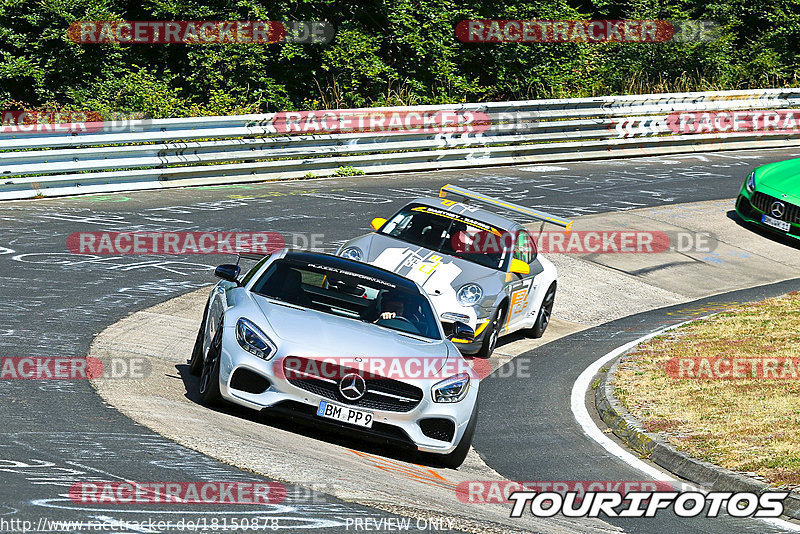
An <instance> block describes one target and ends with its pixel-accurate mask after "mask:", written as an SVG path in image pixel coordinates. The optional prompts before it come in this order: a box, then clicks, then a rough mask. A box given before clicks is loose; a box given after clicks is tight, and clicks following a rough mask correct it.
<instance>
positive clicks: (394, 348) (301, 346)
mask: <svg viewBox="0 0 800 534" xmlns="http://www.w3.org/2000/svg"><path fill="white" fill-rule="evenodd" d="M253 300H254V301H255V303H256V304H257V305H258V307H259V308H260V309H261V311H262V312H263V314H264V318H263V322H262V321H259V322H258V326H260V327H262V329H263V330H264V333H265V334H267V335H268V336H270V337H272V335H273V334H274V335H275V337H276V338H277V339H275V341H276V343H277V344H278V346H279V351H280V352H281V353H283V354H284V355H288V354H291V355H293V356H306V357H315V356H318V357H323V358H330V357H336V358H339V357H341V358H355V357H362V358H363V357H369V358H400V359H402V358H431V359H434V360H435V361H436V362H437V367H438V369H437V370H441V369H442V367H444V365H445V363H446V362H447V359H448V358H450V357H456V356H457V357H460V355H451V354H450V353H449V348H448V343H446V342H445V341H444V340H430V341H423V340H421V339H417V338H415V337H411V336H408V335H403V334H402V333H400V332H397V331H393V330H389V329H387V328H383V327H380V326H378V325H375V324H372V323H365V322H361V321H356V320H353V319H348V318H346V317H338V316H336V315H331V314H327V313H323V312H318V311H315V310H310V309H299V308H294V307H290V306H284V305H282V304H277V303H274V302H271V301H270V300H269V299H267V298H265V297H262V296H259V295H253ZM264 323H266V324H264Z"/></svg>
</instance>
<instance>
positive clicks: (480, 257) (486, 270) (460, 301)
mask: <svg viewBox="0 0 800 534" xmlns="http://www.w3.org/2000/svg"><path fill="white" fill-rule="evenodd" d="M476 203H481V204H484V205H490V206H494V207H496V208H501V209H505V210H508V211H512V212H516V213H520V214H523V215H526V216H528V217H532V218H534V219H536V220H539V221H542V222H543V223H544V222H547V223H551V224H555V225H558V226H562V227H564V228H565V231H566V232H569V231H570V230H571V227H572V221H570V220H566V219H562V218H560V217H556V216H554V215H550V214H548V213H544V212H542V211H538V210H534V209H531V208H526V207H524V206H520V205H517V204H513V203H511V202H505V201H503V200H499V199H495V198H491V197H487V196H485V195H482V194H480V193H476V192H474V191H470V190H468V189H463V188H461V187H457V186H454V185H449V184H448V185H446V186H444V187H442V189H441V192H440V198H418V199H416V200H414V201H413V202H411V203H410V204H408V205H406V206H405V207H403V208H402V209H401V210H400V211H398V212H397V213H395V214H394V215H393V216H391V217H390V218H389V219H388V220H387V219H382V218H376V219H373V220H372V228H373V230H375V232H374V233H371V234H367V235H364V236H361V237H358V238H356V239H353V240H351V241H348V242H347V243H345V244H344V245H343V246H342V247H341V248H340V249H339V252H338V254H339V255H340V256H344V257H346V258H350V259H353V260H357V261H362V262H366V263H370V264H372V265H376V266H378V267H382V268H384V269H387V270H389V271H392V272H395V273H397V274H400V275H402V276H405V277H406V278H410V279H411V280H414V281H415V282H417V283H418V284H419V285H420V286H421V287H422V288H423V289H424V290H425V292H426V293H427V294H428V296H429V297H430V299H431V302H433V305H434V307H435V308H436V313H437V315H438V316H439V320H440V321H441V322H442V324H443V326H444V329H445V332H447V333H452V332H453V325H454V324H456V322H460V323H465V324H467V325H469V326H470V327H471V328H472V329H473V330H474V332H475V338H474V340H470V339H460V338H458V337H454V338H453V341H454V342H455V343H457V344H458V347H459V349H460V350H461V352H462V353H464V354H477V355H479V356H482V357H489V356H490V355H491V354H492V351H494V349H495V347H496V345H497V339H498V337H499V336H500V335H502V334H506V333H509V332H514V331H518V330H522V331H524V332H526V333H527V334H529V335H530V336H532V337H541V336H542V335H543V334H544V331H545V329H546V328H547V325H548V324H549V322H550V315H551V313H552V310H553V302H554V300H555V296H556V286H557V279H558V274H557V273H556V268H555V266H554V265H553V264H552V263H551V262H550V261H548V260H547V259H546V258H544V257H542V256H540V255H539V254H537V250H536V241H535V239H534V238H533V237H532V236H531V235H530V234H529V233H528V231H527V230H526V229H525V227H524V226H523V225H521V224H519V223H517V222H514V221H512V220H510V219H507V218H505V217H502V216H500V215H497V214H495V213H491V212H488V211H486V210H484V209H481V208H479V207H477V206H476V205H475V204H476Z"/></svg>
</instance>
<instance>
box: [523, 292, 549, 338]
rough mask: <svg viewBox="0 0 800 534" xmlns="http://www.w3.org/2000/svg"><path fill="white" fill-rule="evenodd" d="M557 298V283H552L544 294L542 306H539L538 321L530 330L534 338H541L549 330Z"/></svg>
mask: <svg viewBox="0 0 800 534" xmlns="http://www.w3.org/2000/svg"><path fill="white" fill-rule="evenodd" d="M555 300H556V283H555V282H553V283H552V284H550V287H548V288H547V293H545V294H544V299H543V300H542V307H541V308H539V315H537V316H536V322H535V323H534V324H533V328H531V329H530V330H529V332H530V336H531V337H533V338H540V337H542V336H543V335H544V331H545V330H547V325H549V324H550V317H551V316H552V315H553V303H554V302H555Z"/></svg>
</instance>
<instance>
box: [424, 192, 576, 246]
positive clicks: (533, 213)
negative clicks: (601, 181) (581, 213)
mask: <svg viewBox="0 0 800 534" xmlns="http://www.w3.org/2000/svg"><path fill="white" fill-rule="evenodd" d="M439 198H452V199H454V200H457V201H458V202H464V203H467V202H469V201H470V200H474V201H475V202H480V203H482V204H486V205H489V206H495V207H498V208H504V209H507V210H510V211H514V212H517V213H521V214H523V215H527V216H529V217H533V218H534V219H537V220H539V221H542V222H548V223H550V224H555V225H557V226H563V227H564V233H565V234H568V233H570V232H571V231H572V223H573V222H574V221H571V220H569V219H562V218H561V217H556V216H555V215H550V214H549V213H545V212H543V211H539V210H535V209H533V208H526V207H525V206H520V205H519V204H514V203H513V202H506V201H504V200H499V199H496V198H492V197H487V196H486V195H483V194H481V193H476V192H475V191H470V190H469V189H464V188H463V187H458V186H456V185H452V184H447V185H445V186H444V187H442V189H441V190H439Z"/></svg>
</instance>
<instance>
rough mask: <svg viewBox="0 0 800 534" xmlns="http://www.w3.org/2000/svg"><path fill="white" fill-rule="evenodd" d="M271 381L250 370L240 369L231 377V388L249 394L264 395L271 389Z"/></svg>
mask: <svg viewBox="0 0 800 534" xmlns="http://www.w3.org/2000/svg"><path fill="white" fill-rule="evenodd" d="M269 386H270V383H269V380H267V379H266V378H264V377H263V376H261V375H260V374H258V373H254V372H253V371H251V370H249V369H243V368H241V367H240V368H238V369H236V371H234V372H233V376H232V377H231V387H232V388H233V389H238V390H239V391H245V392H247V393H255V394H259V393H264V392H265V391H266V390H268V389H269Z"/></svg>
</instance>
